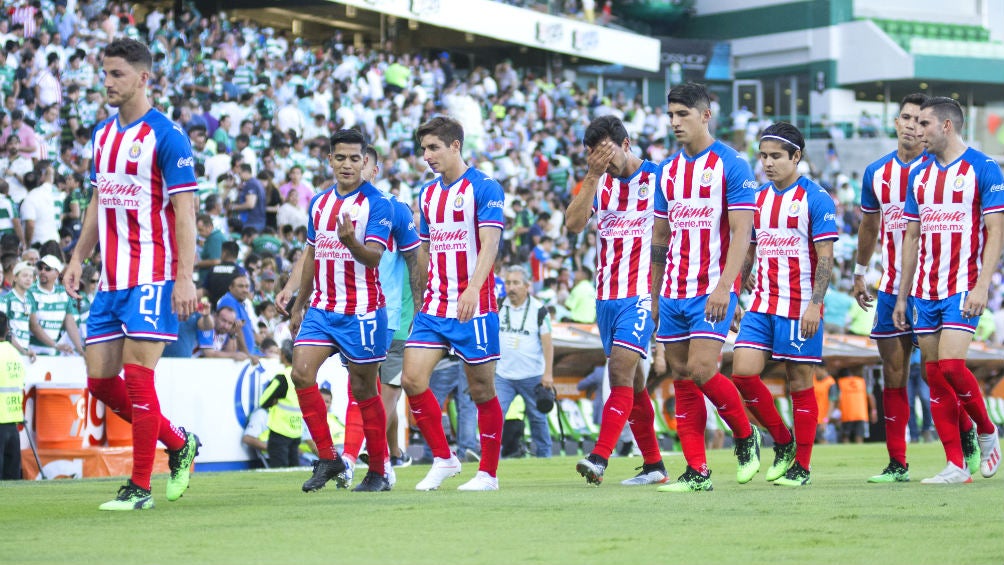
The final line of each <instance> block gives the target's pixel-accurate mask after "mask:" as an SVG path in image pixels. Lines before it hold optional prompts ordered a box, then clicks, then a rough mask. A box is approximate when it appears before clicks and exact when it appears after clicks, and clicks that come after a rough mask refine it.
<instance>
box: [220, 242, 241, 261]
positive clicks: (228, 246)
mask: <svg viewBox="0 0 1004 565" xmlns="http://www.w3.org/2000/svg"><path fill="white" fill-rule="evenodd" d="M240 254H241V247H240V246H239V245H237V242H236V241H224V242H223V245H221V246H220V255H226V256H227V257H233V258H234V259H236V258H237V256H238V255H240Z"/></svg>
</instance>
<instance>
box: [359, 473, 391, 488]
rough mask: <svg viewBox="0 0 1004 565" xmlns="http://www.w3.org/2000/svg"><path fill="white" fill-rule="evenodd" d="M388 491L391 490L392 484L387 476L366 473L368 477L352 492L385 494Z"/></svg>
mask: <svg viewBox="0 0 1004 565" xmlns="http://www.w3.org/2000/svg"><path fill="white" fill-rule="evenodd" d="M388 490H390V482H389V481H388V480H387V476H386V475H381V474H380V473H374V472H373V471H366V476H365V477H363V480H362V481H360V482H359V484H358V485H356V488H354V489H352V492H384V491H388Z"/></svg>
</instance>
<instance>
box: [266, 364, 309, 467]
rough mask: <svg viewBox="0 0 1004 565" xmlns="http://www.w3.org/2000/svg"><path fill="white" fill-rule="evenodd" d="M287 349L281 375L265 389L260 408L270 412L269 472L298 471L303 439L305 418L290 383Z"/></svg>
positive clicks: (268, 423) (290, 368)
mask: <svg viewBox="0 0 1004 565" xmlns="http://www.w3.org/2000/svg"><path fill="white" fill-rule="evenodd" d="M291 349H292V348H289V349H284V350H283V351H282V352H281V357H280V361H281V363H282V367H283V368H282V372H280V373H279V374H277V375H276V376H275V377H273V378H272V380H271V381H269V383H268V385H266V387H265V390H264V392H262V396H261V407H262V408H264V409H266V410H267V411H268V420H267V425H268V441H267V443H266V445H267V451H268V466H269V468H273V469H274V468H279V467H295V466H297V465H299V462H300V438H301V437H302V436H303V416H302V415H301V413H300V402H299V400H297V396H296V389H295V388H294V387H293V381H292V380H291V379H290V372H291V371H292V368H293V352H292V350H291Z"/></svg>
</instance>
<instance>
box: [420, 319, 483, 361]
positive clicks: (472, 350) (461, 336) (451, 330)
mask: <svg viewBox="0 0 1004 565" xmlns="http://www.w3.org/2000/svg"><path fill="white" fill-rule="evenodd" d="M405 347H421V348H423V349H446V350H447V351H449V352H450V353H451V354H456V355H457V356H458V357H460V358H461V359H463V360H464V362H465V363H467V364H468V365H480V364H481V363H487V362H489V361H498V359H499V315H498V314H496V313H495V312H491V313H488V314H485V315H484V316H479V317H477V318H471V319H470V320H468V321H467V323H464V324H461V323H460V322H459V321H457V320H453V319H449V318H440V317H439V316H433V315H431V314H426V313H425V312H419V313H418V315H417V316H415V322H414V324H413V325H412V328H411V335H410V336H409V337H408V342H407V343H406V344H405Z"/></svg>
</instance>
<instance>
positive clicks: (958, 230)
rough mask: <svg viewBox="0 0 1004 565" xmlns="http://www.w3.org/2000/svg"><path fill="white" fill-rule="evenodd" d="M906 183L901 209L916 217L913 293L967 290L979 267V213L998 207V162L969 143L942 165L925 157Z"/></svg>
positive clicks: (1001, 180)
mask: <svg viewBox="0 0 1004 565" xmlns="http://www.w3.org/2000/svg"><path fill="white" fill-rule="evenodd" d="M909 186H910V190H909V191H908V193H907V196H906V206H905V211H904V212H903V215H904V216H905V217H906V220H907V221H909V222H920V254H919V257H918V262H917V276H916V277H915V279H914V282H913V295H914V296H916V297H917V298H923V299H926V300H942V299H945V298H948V297H949V296H952V295H954V294H958V293H960V292H968V291H970V290H972V289H973V287H975V286H976V279H977V278H978V277H979V275H980V270H981V269H982V267H983V245H984V244H985V243H986V238H987V229H986V224H985V223H984V221H983V217H984V216H985V215H987V214H994V213H998V212H1004V175H1001V169H1000V166H998V165H997V162H996V161H994V160H993V159H991V158H990V157H987V156H986V155H985V154H983V153H980V152H979V151H977V150H975V149H973V148H972V147H970V148H968V149H966V152H965V153H963V154H962V157H960V158H958V159H956V160H955V162H953V163H952V164H950V165H948V166H947V167H942V166H941V165H940V164H939V163H938V162H937V160H936V159H929V160H927V161H926V162H925V163H923V164H921V165H920V166H919V167H917V168H915V169H914V170H913V172H911V173H910V179H909ZM996 260H997V259H996V258H995V259H994V261H995V262H996Z"/></svg>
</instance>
